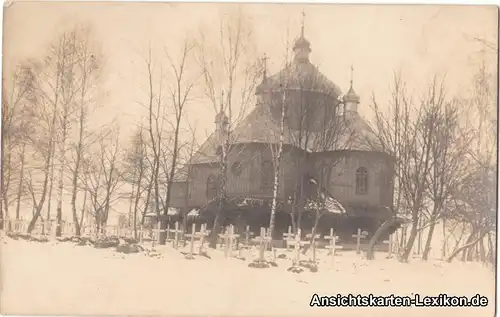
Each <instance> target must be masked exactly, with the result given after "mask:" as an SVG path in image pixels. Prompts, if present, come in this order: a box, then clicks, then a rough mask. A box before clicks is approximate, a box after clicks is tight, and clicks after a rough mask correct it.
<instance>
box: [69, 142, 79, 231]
mask: <svg viewBox="0 0 500 317" xmlns="http://www.w3.org/2000/svg"><path fill="white" fill-rule="evenodd" d="M79 148H80V146H79ZM80 153H81V149H78V150H77V153H76V161H75V170H74V171H73V187H72V191H71V209H72V212H73V222H74V223H75V234H76V236H78V237H79V236H80V234H81V232H80V231H81V228H80V223H79V222H78V215H77V212H76V197H77V189H78V174H79V169H80V159H81V154H80Z"/></svg>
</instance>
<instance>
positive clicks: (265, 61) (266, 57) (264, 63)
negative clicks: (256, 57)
mask: <svg viewBox="0 0 500 317" xmlns="http://www.w3.org/2000/svg"><path fill="white" fill-rule="evenodd" d="M268 59H269V57H268V56H267V54H266V53H264V56H263V57H262V67H263V68H264V79H266V77H267V60H268Z"/></svg>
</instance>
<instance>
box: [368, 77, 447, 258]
mask: <svg viewBox="0 0 500 317" xmlns="http://www.w3.org/2000/svg"><path fill="white" fill-rule="evenodd" d="M443 102H444V91H443V88H442V85H438V84H437V83H436V82H433V83H431V85H430V88H429V91H428V93H427V95H426V96H424V97H423V98H422V100H421V101H420V103H415V102H414V101H413V99H412V98H409V97H408V96H407V92H406V87H405V83H404V82H403V81H402V79H401V76H400V75H395V80H394V87H393V90H392V99H391V100H390V106H389V108H388V109H387V110H384V109H382V108H381V107H380V106H379V105H378V104H377V102H376V101H375V98H373V110H374V113H375V119H374V128H375V131H376V135H377V136H378V143H379V144H380V146H381V148H382V150H383V151H385V152H387V153H389V154H391V155H392V156H393V157H394V158H395V164H396V169H395V176H396V178H397V182H396V186H395V190H396V198H395V202H394V206H392V209H393V210H397V211H399V210H401V209H402V210H404V211H405V213H409V214H410V216H411V223H412V226H411V231H410V236H409V237H408V241H407V242H406V245H405V247H404V250H403V252H402V254H401V255H400V260H402V261H407V260H408V257H409V255H410V252H411V250H412V248H413V244H414V242H415V240H416V237H417V233H418V231H419V223H420V218H421V215H422V210H423V209H424V207H425V206H426V205H425V197H426V196H425V194H426V191H427V186H426V185H427V181H428V176H429V174H430V172H431V169H432V155H431V149H432V142H431V141H432V137H433V135H434V132H435V128H436V126H435V124H434V123H435V122H433V121H432V120H431V119H432V116H430V115H429V114H430V112H429V111H428V110H429V109H432V106H435V107H440V106H442V105H443ZM395 221H396V219H395V218H392V219H390V220H389V221H386V222H385V223H384V224H382V226H381V227H380V228H379V229H380V230H377V232H376V233H375V235H374V236H373V237H372V241H371V245H372V246H373V243H372V242H374V241H375V239H376V238H378V236H379V235H380V234H382V233H383V232H382V231H385V230H387V229H389V228H390V227H391V226H392V225H393V224H394V223H395Z"/></svg>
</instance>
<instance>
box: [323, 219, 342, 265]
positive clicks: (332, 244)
mask: <svg viewBox="0 0 500 317" xmlns="http://www.w3.org/2000/svg"><path fill="white" fill-rule="evenodd" d="M338 238H339V237H337V236H336V235H334V232H333V228H331V229H330V235H329V236H325V239H326V240H330V245H328V246H326V248H327V249H330V250H331V251H330V252H331V255H332V266H334V265H335V250H337V249H342V246H337V245H336V243H337V240H338Z"/></svg>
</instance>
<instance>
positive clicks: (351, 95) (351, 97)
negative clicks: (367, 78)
mask: <svg viewBox="0 0 500 317" xmlns="http://www.w3.org/2000/svg"><path fill="white" fill-rule="evenodd" d="M344 102H357V103H359V96H358V95H357V94H356V92H355V91H354V89H353V88H352V86H351V88H349V91H348V92H347V94H346V95H345V96H344Z"/></svg>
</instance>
